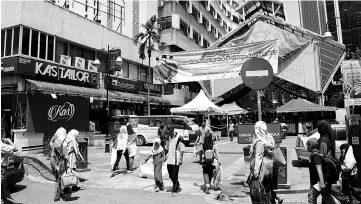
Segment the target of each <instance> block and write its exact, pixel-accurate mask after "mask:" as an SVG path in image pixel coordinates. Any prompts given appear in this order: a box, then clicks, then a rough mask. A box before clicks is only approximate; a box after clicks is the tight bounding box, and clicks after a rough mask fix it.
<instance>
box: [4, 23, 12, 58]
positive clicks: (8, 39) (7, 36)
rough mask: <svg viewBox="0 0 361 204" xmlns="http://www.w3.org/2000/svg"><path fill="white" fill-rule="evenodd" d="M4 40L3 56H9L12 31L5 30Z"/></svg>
mask: <svg viewBox="0 0 361 204" xmlns="http://www.w3.org/2000/svg"><path fill="white" fill-rule="evenodd" d="M5 37H6V39H5V43H6V44H5V56H9V55H11V41H12V37H13V29H12V28H10V29H7V30H6V36H5Z"/></svg>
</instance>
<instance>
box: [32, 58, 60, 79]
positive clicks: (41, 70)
mask: <svg viewBox="0 0 361 204" xmlns="http://www.w3.org/2000/svg"><path fill="white" fill-rule="evenodd" d="M43 65H44V63H42V62H36V63H35V74H41V75H45V76H46V75H47V76H52V77H56V76H57V75H58V72H57V66H55V65H51V64H48V65H47V66H43Z"/></svg>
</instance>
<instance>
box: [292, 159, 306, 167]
mask: <svg viewBox="0 0 361 204" xmlns="http://www.w3.org/2000/svg"><path fill="white" fill-rule="evenodd" d="M292 166H293V167H308V161H307V160H292Z"/></svg>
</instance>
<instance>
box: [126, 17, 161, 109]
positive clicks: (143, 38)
mask: <svg viewBox="0 0 361 204" xmlns="http://www.w3.org/2000/svg"><path fill="white" fill-rule="evenodd" d="M156 23H157V17H156V16H155V15H154V16H152V17H150V19H149V20H147V22H146V23H145V24H142V27H143V28H144V29H145V31H144V32H140V33H138V34H136V35H134V37H133V42H134V45H136V46H137V45H138V43H139V48H138V54H139V58H140V59H142V60H144V59H145V58H146V56H145V53H148V58H149V67H148V115H150V103H149V95H150V81H151V79H150V69H151V67H150V58H151V56H152V50H154V46H155V44H157V45H158V46H159V49H162V48H163V46H164V43H162V42H161V41H160V35H159V32H158V31H159V28H158V26H156Z"/></svg>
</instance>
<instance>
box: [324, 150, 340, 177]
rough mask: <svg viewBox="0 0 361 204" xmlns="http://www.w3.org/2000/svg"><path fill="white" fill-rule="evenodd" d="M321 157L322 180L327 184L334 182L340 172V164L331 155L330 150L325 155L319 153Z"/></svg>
mask: <svg viewBox="0 0 361 204" xmlns="http://www.w3.org/2000/svg"><path fill="white" fill-rule="evenodd" d="M319 155H320V156H321V158H322V172H323V177H324V180H325V181H326V183H327V184H334V183H336V182H337V181H338V180H339V178H340V173H341V165H340V163H339V162H338V161H337V159H336V158H334V157H333V156H332V155H331V152H330V153H329V154H327V155H326V156H324V155H322V154H319Z"/></svg>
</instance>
